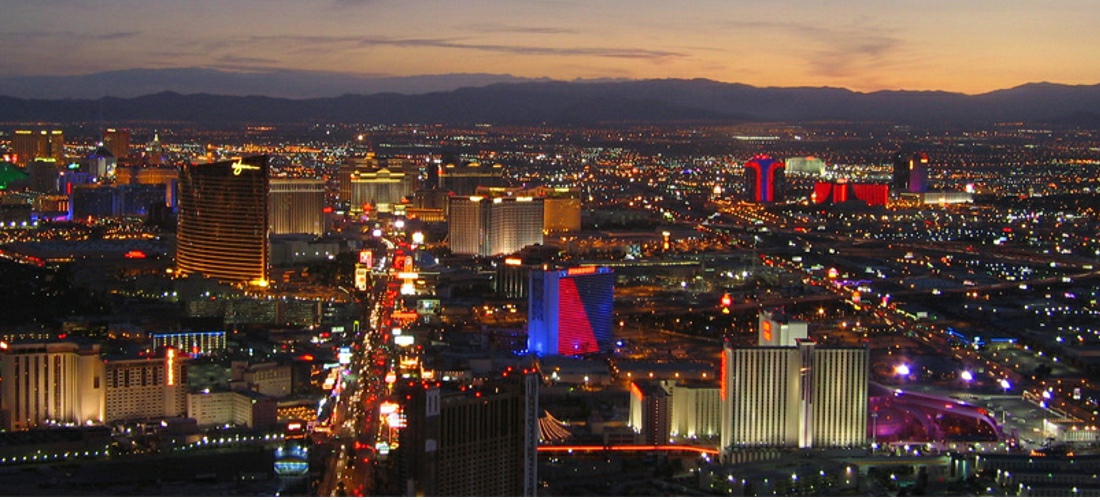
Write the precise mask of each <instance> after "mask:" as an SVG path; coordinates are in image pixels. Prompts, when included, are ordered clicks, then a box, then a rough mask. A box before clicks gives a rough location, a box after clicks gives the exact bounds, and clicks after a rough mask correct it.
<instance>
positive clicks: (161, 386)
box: [104, 349, 189, 422]
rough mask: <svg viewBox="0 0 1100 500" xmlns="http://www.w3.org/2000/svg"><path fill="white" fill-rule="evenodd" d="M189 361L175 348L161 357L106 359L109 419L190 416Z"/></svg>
mask: <svg viewBox="0 0 1100 500" xmlns="http://www.w3.org/2000/svg"><path fill="white" fill-rule="evenodd" d="M187 361H189V360H188V359H187V357H186V356H185V355H181V354H179V353H178V352H176V351H175V350H172V349H169V350H166V351H164V354H163V357H158V358H129V359H107V360H105V362H104V366H105V367H106V368H105V369H106V376H105V379H104V380H105V381H106V382H105V384H106V386H107V391H106V401H107V403H106V421H107V422H116V421H120V420H137V419H148V418H161V417H182V416H185V415H187V368H186V363H187Z"/></svg>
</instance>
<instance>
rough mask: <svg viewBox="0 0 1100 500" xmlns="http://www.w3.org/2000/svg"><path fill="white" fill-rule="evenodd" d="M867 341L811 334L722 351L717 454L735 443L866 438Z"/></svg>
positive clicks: (831, 443) (824, 444)
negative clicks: (842, 343)
mask: <svg viewBox="0 0 1100 500" xmlns="http://www.w3.org/2000/svg"><path fill="white" fill-rule="evenodd" d="M869 368H870V365H869V356H868V351H867V349H866V348H865V347H817V346H816V345H815V343H814V342H813V341H811V340H809V339H797V340H795V341H794V342H793V344H791V343H784V344H781V345H776V346H759V347H733V346H730V345H729V344H727V345H726V346H725V347H724V349H723V352H722V375H721V377H722V380H721V387H722V388H721V396H722V400H723V401H722V419H721V425H722V429H721V433H720V434H721V441H722V447H721V450H720V452H721V454H722V455H723V457H728V456H729V454H730V453H734V452H736V451H737V450H738V449H745V448H761V447H765V448H766V447H780V448H787V447H789V448H796V447H797V448H834V447H855V446H862V445H865V444H866V443H867V442H868V437H867V401H868V375H869Z"/></svg>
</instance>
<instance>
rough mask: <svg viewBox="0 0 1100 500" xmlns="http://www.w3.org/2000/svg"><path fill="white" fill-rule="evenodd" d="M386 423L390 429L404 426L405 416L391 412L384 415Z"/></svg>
mask: <svg viewBox="0 0 1100 500" xmlns="http://www.w3.org/2000/svg"><path fill="white" fill-rule="evenodd" d="M386 423H387V424H389V426H390V428H391V429H401V428H404V427H405V417H404V416H403V415H401V414H400V413H391V414H389V415H388V416H386Z"/></svg>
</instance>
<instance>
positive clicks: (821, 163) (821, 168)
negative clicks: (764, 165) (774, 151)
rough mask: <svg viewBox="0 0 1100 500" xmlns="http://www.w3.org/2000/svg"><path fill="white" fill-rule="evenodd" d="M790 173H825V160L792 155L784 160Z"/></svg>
mask: <svg viewBox="0 0 1100 500" xmlns="http://www.w3.org/2000/svg"><path fill="white" fill-rule="evenodd" d="M783 164H784V165H786V166H787V171H788V172H790V173H801V174H807V175H811V176H820V175H822V174H824V173H825V160H822V159H821V158H815V157H813V156H794V157H791V158H787V159H786V160H785V161H784V162H783Z"/></svg>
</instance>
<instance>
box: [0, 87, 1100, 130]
mask: <svg viewBox="0 0 1100 500" xmlns="http://www.w3.org/2000/svg"><path fill="white" fill-rule="evenodd" d="M1098 115H1100V85H1060V84H1052V83H1033V84H1026V85H1022V86H1019V87H1015V88H1011V89H1006V90H998V91H994V92H989V93H986V94H979V95H965V94H959V93H951V92H912V91H880V92H871V93H861V92H854V91H851V90H846V89H840V88H828V87H787V88H784V87H765V88H762V87H753V86H749V85H744V84H737V83H721V82H715V81H712V80H703V79H695V80H676V79H667V80H632V81H611V82H560V81H521V82H510V83H493V84H490V85H485V86H480V87H477V86H471V87H463V88H458V89H454V90H448V91H443V92H429V93H424V94H411V95H410V94H398V93H392V92H389V93H375V94H370V95H341V96H338V97H325V98H311V99H286V98H276V97H263V96H255V95H253V96H226V95H212V94H202V93H199V94H186V95H185V94H180V93H177V92H161V93H156V94H150V95H144V96H140V97H134V98H115V97H105V98H100V99H94V100H92V99H66V100H41V99H20V98H13V97H0V116H3V121H7V122H32V121H43V122H93V123H94V122H97V121H99V122H105V123H111V122H123V121H181V122H191V123H195V124H201V125H221V124H228V123H241V122H251V123H305V122H348V123H480V122H486V123H496V124H539V123H548V124H598V123H624V122H633V123H674V122H680V123H685V122H727V123H728V122H743V121H784V122H805V121H826V120H843V121H882V122H892V123H898V124H948V125H951V124H955V125H970V124H988V123H994V122H1009V121H1011V122H1016V121H1022V122H1040V123H1058V124H1065V125H1074V124H1076V123H1084V124H1092V123H1095V122H1096V117H1097V116H1098Z"/></svg>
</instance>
